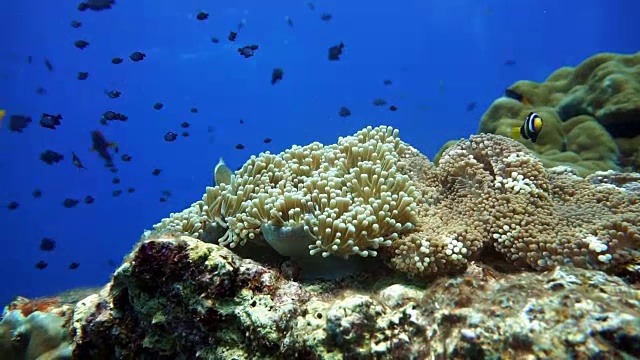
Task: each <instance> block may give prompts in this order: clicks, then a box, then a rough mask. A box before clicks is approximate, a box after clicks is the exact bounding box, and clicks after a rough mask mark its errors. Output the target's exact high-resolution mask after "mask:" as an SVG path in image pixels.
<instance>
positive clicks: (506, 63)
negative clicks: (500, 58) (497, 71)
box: [503, 59, 516, 66]
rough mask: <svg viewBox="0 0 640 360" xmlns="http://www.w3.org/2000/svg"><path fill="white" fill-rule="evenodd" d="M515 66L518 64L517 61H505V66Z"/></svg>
mask: <svg viewBox="0 0 640 360" xmlns="http://www.w3.org/2000/svg"><path fill="white" fill-rule="evenodd" d="M515 64H516V60H515V59H509V60H505V62H504V63H503V65H504V66H513V65H515Z"/></svg>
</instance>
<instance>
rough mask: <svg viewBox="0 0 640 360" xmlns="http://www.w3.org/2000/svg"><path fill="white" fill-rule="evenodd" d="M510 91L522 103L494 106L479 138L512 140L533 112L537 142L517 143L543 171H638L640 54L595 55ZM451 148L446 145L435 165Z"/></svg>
mask: <svg viewBox="0 0 640 360" xmlns="http://www.w3.org/2000/svg"><path fill="white" fill-rule="evenodd" d="M509 90H510V91H512V92H515V93H518V94H520V95H522V96H523V98H524V99H523V101H522V102H521V101H516V100H513V99H510V98H507V97H502V98H499V99H497V100H495V101H494V102H493V104H492V105H491V106H490V107H489V109H488V110H487V111H486V112H485V113H484V115H483V116H482V119H481V121H480V127H479V133H492V134H500V135H505V136H510V134H511V129H512V128H514V127H520V126H521V125H522V123H523V121H524V119H525V117H526V116H527V114H528V113H530V112H537V113H539V114H540V116H541V117H542V118H543V119H544V127H543V130H542V132H541V133H540V136H539V137H538V141H537V142H536V143H535V144H534V143H532V142H530V141H528V140H523V139H520V140H519V141H520V142H521V143H523V144H524V145H525V146H527V148H529V149H531V150H533V151H534V152H535V153H536V154H537V155H538V157H539V158H540V160H541V161H542V162H543V164H544V166H545V167H547V168H552V167H555V166H558V165H565V166H570V167H572V168H573V169H574V170H575V171H576V172H577V174H578V175H581V176H587V175H589V174H592V173H594V172H596V171H603V170H620V169H621V168H627V169H637V168H638V165H639V163H640V161H638V159H639V157H640V156H639V154H638V149H639V148H640V137H638V135H640V121H638V119H640V53H636V54H632V55H623V54H612V53H602V54H597V55H594V56H592V57H591V58H589V59H587V60H585V61H584V62H582V63H581V64H579V65H578V66H577V67H575V68H572V67H563V68H560V69H558V70H556V71H555V72H554V73H553V74H551V75H550V76H549V77H548V78H547V79H546V80H545V81H544V82H541V83H538V82H534V81H528V80H521V81H518V82H516V83H514V84H513V85H511V86H510V87H509ZM452 144H453V142H449V143H447V144H445V146H444V147H443V149H442V150H440V152H439V153H438V155H437V156H436V158H435V160H436V162H437V161H438V159H439V157H440V155H441V154H442V152H443V151H444V150H445V149H446V148H447V147H449V146H451V145H452Z"/></svg>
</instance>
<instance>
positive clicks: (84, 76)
mask: <svg viewBox="0 0 640 360" xmlns="http://www.w3.org/2000/svg"><path fill="white" fill-rule="evenodd" d="M76 77H77V78H78V80H87V78H88V77H89V73H88V72H86V71H80V72H78V75H77V76H76Z"/></svg>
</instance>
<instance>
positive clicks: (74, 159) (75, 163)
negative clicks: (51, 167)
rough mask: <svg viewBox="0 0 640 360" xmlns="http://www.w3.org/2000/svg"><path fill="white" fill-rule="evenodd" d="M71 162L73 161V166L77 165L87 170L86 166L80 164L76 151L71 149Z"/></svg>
mask: <svg viewBox="0 0 640 360" xmlns="http://www.w3.org/2000/svg"><path fill="white" fill-rule="evenodd" d="M71 162H73V165H75V167H77V168H78V169H85V170H87V168H86V167H84V165H82V161H80V158H79V157H78V155H76V153H75V152H73V151H72V152H71Z"/></svg>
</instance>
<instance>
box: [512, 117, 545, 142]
mask: <svg viewBox="0 0 640 360" xmlns="http://www.w3.org/2000/svg"><path fill="white" fill-rule="evenodd" d="M542 125H543V121H542V118H541V117H540V116H539V115H538V114H537V113H534V112H530V113H529V115H527V117H526V119H524V124H522V126H520V127H519V128H517V127H514V128H511V137H512V138H513V139H514V140H518V139H520V137H522V138H523V139H526V140H531V142H533V143H535V142H536V140H537V139H538V135H540V131H542Z"/></svg>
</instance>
